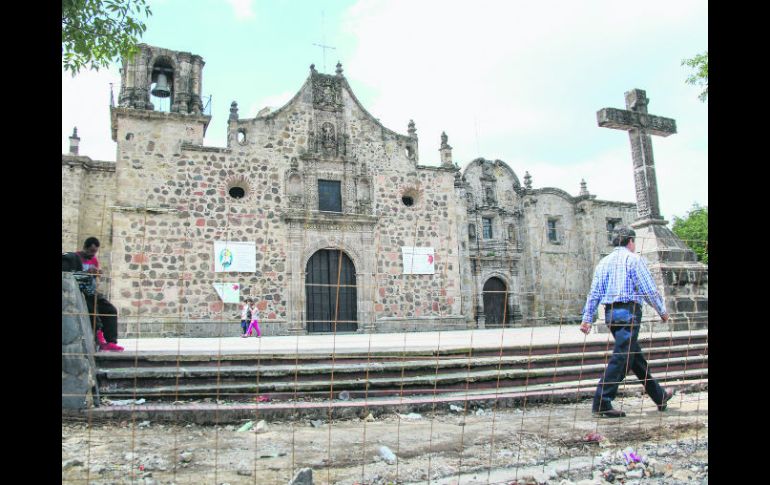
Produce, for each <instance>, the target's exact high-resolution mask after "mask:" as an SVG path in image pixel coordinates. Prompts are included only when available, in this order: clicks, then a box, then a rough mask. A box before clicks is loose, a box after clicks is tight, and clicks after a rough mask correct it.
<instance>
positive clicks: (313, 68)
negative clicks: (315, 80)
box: [310, 64, 316, 74]
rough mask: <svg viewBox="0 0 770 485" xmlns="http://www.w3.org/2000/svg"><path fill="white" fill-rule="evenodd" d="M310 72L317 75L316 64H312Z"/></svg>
mask: <svg viewBox="0 0 770 485" xmlns="http://www.w3.org/2000/svg"><path fill="white" fill-rule="evenodd" d="M310 72H311V73H314V74H315V72H316V70H315V64H310Z"/></svg>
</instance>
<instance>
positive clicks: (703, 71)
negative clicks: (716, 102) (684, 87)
mask: <svg viewBox="0 0 770 485" xmlns="http://www.w3.org/2000/svg"><path fill="white" fill-rule="evenodd" d="M682 65H683V66H688V67H691V68H693V69H694V70H695V71H694V72H693V73H692V74H690V76H689V77H688V78H687V84H692V85H700V86H704V87H705V89H704V90H703V91H702V92H701V93H700V95H699V96H698V99H700V100H701V101H703V102H704V103H705V102H706V101H708V98H709V51H706V52H704V53H703V54H698V55H697V56H695V57H693V58H692V59H684V60H683V61H682Z"/></svg>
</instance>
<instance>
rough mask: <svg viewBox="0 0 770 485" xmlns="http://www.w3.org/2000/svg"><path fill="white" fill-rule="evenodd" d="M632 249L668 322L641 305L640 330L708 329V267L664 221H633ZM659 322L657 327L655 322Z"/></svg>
mask: <svg viewBox="0 0 770 485" xmlns="http://www.w3.org/2000/svg"><path fill="white" fill-rule="evenodd" d="M631 227H632V228H633V229H634V231H635V232H636V240H635V242H636V250H637V252H638V253H639V254H641V255H642V256H643V257H644V258H645V259H646V260H647V263H648V266H649V268H650V273H652V277H653V278H654V279H655V283H656V285H657V286H658V289H659V290H660V292H661V295H662V296H663V300H664V301H665V303H666V309H667V310H668V313H669V315H671V320H669V322H670V324H669V322H666V323H663V322H661V321H660V317H659V316H658V314H657V313H655V310H653V309H652V308H649V307H648V306H645V309H644V314H643V316H642V322H643V327H642V328H644V324H647V327H648V328H649V326H650V324H652V328H653V330H657V329H659V328H660V329H668V328H670V329H671V330H675V331H676V330H694V329H699V328H707V327H708V266H706V265H704V264H702V263H699V262H698V257H697V256H696V254H695V252H694V251H693V250H692V249H690V248H688V247H687V245H686V244H685V243H684V242H683V241H682V240H681V239H679V237H677V235H676V234H674V233H673V232H672V231H671V229H669V228H668V227H666V221H654V222H653V221H649V220H647V221H644V220H642V221H637V222H635V223H633V224H631ZM655 322H657V323H660V325H658V324H657V323H655Z"/></svg>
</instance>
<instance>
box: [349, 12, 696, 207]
mask: <svg viewBox="0 0 770 485" xmlns="http://www.w3.org/2000/svg"><path fill="white" fill-rule="evenodd" d="M707 14H708V12H707V5H706V2H704V1H702V0H691V1H681V2H670V1H651V2H647V3H645V7H644V9H643V11H639V10H637V9H636V8H635V7H633V6H630V5H629V4H627V3H624V2H616V1H613V0H602V1H594V2H590V3H585V2H559V3H558V5H556V4H555V3H553V2H500V1H490V0H487V1H484V0H480V1H477V2H473V3H472V4H471V3H468V2H453V1H446V0H443V1H433V0H423V1H420V2H413V1H408V0H361V1H360V2H358V3H357V4H355V5H354V6H353V7H351V8H350V9H349V11H348V12H347V18H346V19H345V21H343V22H342V25H344V26H345V27H344V28H345V29H346V30H347V32H346V33H347V34H349V35H350V36H351V37H353V38H354V39H355V42H356V43H357V44H356V46H355V48H354V49H352V54H351V56H350V58H349V59H347V60H344V61H343V63H344V64H345V68H346V70H345V75H346V76H347V77H348V80H349V82H350V83H351V85H352V86H353V88H354V89H356V86H357V85H358V86H361V87H362V88H365V90H366V92H369V93H373V94H372V95H371V96H369V98H368V99H366V100H362V102H364V105H365V106H366V108H367V109H368V110H369V111H370V112H371V113H372V114H373V115H374V116H375V117H378V118H380V120H381V121H382V123H383V124H384V125H385V126H387V127H389V128H391V129H394V130H396V131H398V132H400V133H406V126H407V122H408V121H409V119H410V118H411V119H414V121H415V123H416V125H417V132H418V135H419V137H420V162H421V163H424V164H438V160H439V158H438V151H437V150H438V146H439V137H440V134H441V132H442V131H446V133H447V135H449V143H450V145H452V146H453V148H454V150H453V157H454V160H455V161H456V162H457V163H459V164H460V165H464V164H466V163H468V162H469V161H471V160H473V159H474V158H476V157H479V156H483V157H486V158H492V159H494V158H500V159H502V160H504V161H505V162H506V163H508V164H509V165H511V167H512V168H513V169H514V170H515V171H516V173H517V174H518V176H519V177H520V178H521V177H523V174H524V171H526V170H529V171H530V173H531V174H532V175H533V177H534V178H535V180H536V182H535V184H536V185H537V186H543V185H549V186H555V187H559V188H562V189H564V190H567V191H568V192H570V193H573V194H577V192H578V191H579V187H580V185H579V184H580V179H581V178H582V177H585V178H586V181H587V182H588V187H589V190H590V191H591V192H593V193H596V194H598V196H599V197H600V198H603V199H609V200H620V201H629V202H633V201H634V188H633V173H632V168H631V162H630V157H631V154H630V147H629V146H628V141H627V136H620V135H621V134H620V133H618V136H617V138H608V137H607V136H606V135H602V134H601V132H602V131H607V130H600V129H599V128H598V127H597V125H596V119H595V113H596V111H597V110H598V109H601V108H603V107H605V106H613V107H617V108H623V107H624V106H623V93H624V92H625V91H627V90H628V89H631V88H635V87H638V88H641V89H646V90H647V91H648V96H649V97H650V98H651V99H652V102H651V106H650V112H651V113H653V114H659V115H661V116H667V117H674V118H677V122H678V123H679V124H681V125H682V126H684V125H685V124H687V125H688V129H690V130H695V131H696V132H697V136H698V137H700V138H699V140H701V142H700V145H701V146H695V147H694V146H693V145H692V143H690V142H688V141H687V140H686V139H685V137H683V136H681V135H675V136H674V137H670V139H668V140H666V142H665V144H666V145H670V146H671V148H668V149H664V148H663V145H662V144H661V143H658V141H659V140H658V139H657V137H656V140H654V148H655V155H656V161H657V162H656V166H657V168H658V173H659V176H658V180H659V191H660V199H661V206H662V210H663V211H664V215H667V216H668V215H669V214H671V213H672V212H673V213H674V214H678V213H681V211H682V210H683V205H682V204H684V208H685V210H686V208H687V207H689V206H690V205H691V203H692V200H689V199H693V200H698V201H700V202H701V203H707V198H708V192H707V188H706V186H705V184H706V179H707V143H705V142H702V140H705V139H707V128H706V127H705V121H702V120H695V119H692V118H691V117H692V115H691V113H690V112H689V111H692V110H697V109H700V110H701V111H698V113H701V112H703V115H704V118H705V110H703V108H702V106H695V105H694V104H690V105H688V106H684V105H683V104H682V103H680V102H679V101H678V100H679V99H681V98H683V97H686V96H688V95H692V93H691V91H692V90H691V89H690V88H689V87H688V86H686V85H685V83H684V79H685V78H686V76H687V73H686V72H685V71H683V70H682V68H681V66H680V65H679V63H680V61H681V59H682V58H683V57H687V56H692V55H694V54H695V53H697V52H698V51H702V50H705V49H706V48H707V45H706V42H707V30H706V22H707ZM693 32H696V33H697V34H698V35H700V36H701V37H702V42H703V44H702V46H701V44H698V42H697V41H693V38H695V37H698V35H696V34H693ZM693 42H694V43H695V44H697V45H699V46H700V47H698V48H697V49H694V48H693V52H690V47H689V46H688V45H685V44H687V43H693ZM680 52H681V53H680ZM362 90H363V89H362ZM696 96H697V93H696ZM693 101H694V103H699V101H697V100H695V96H693ZM658 108H661V109H663V108H665V112H661V113H657V110H658ZM672 108H674V109H675V110H674V111H672ZM608 140H612V141H611V142H608ZM658 145H661V147H660V150H659V149H658ZM696 145H697V144H696ZM608 147H611V148H608ZM661 164H665V168H663V169H661V168H660V166H661ZM684 167H687V168H684ZM695 168H697V170H698V171H699V172H700V173H701V174H703V176H696V177H692V176H691V180H692V184H691V185H690V186H689V187H688V188H687V189H682V188H679V187H675V188H674V189H673V190H672V189H671V188H670V187H671V186H672V185H675V184H676V177H677V176H678V175H679V172H688V173H689V172H692V171H693V169H695ZM669 177H671V178H673V180H670V179H669ZM591 179H593V180H591ZM681 200H687V201H686V202H681Z"/></svg>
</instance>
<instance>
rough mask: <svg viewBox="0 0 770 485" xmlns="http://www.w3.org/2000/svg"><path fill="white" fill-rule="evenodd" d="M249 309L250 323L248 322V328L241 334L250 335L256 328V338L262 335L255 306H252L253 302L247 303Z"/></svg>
mask: <svg viewBox="0 0 770 485" xmlns="http://www.w3.org/2000/svg"><path fill="white" fill-rule="evenodd" d="M249 305H250V307H249V309H250V311H251V323H250V324H249V328H248V330H246V333H245V334H243V337H251V331H252V330H256V331H257V338H260V337H262V332H260V330H259V319H258V318H257V308H256V307H255V306H254V302H251V303H249Z"/></svg>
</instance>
